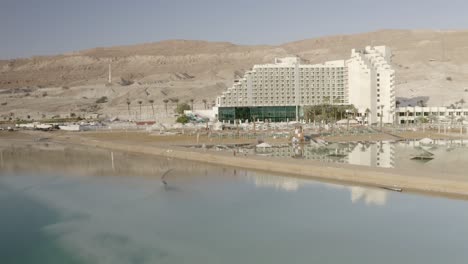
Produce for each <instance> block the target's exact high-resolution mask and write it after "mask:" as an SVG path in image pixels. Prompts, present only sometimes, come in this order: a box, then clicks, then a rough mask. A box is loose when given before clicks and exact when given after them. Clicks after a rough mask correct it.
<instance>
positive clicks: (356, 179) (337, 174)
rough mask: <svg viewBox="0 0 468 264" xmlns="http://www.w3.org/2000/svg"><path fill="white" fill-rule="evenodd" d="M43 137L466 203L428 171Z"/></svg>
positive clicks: (466, 184)
mask: <svg viewBox="0 0 468 264" xmlns="http://www.w3.org/2000/svg"><path fill="white" fill-rule="evenodd" d="M28 134H29V133H28ZM33 135H35V136H39V135H41V134H39V133H33ZM33 135H29V136H30V137H31V138H30V140H31V142H32V143H34V140H33V138H32V136H33ZM43 135H47V136H49V137H50V141H51V142H56V143H60V144H65V145H81V146H88V147H97V148H101V149H108V150H115V151H122V152H131V153H139V154H145V155H155V156H160V157H166V158H174V159H181V160H188V161H195V162H202V163H207V164H212V165H217V166H227V167H236V168H242V169H247V170H254V171H261V172H267V173H273V174H280V175H283V176H288V177H296V178H303V179H311V180H317V181H322V182H331V183H337V184H344V185H359V186H365V187H374V188H382V189H387V190H388V189H390V190H391V189H401V190H402V191H403V192H409V193H420V194H426V195H432V196H443V197H447V198H455V199H464V200H465V199H468V179H467V180H462V179H460V177H459V175H451V174H444V175H440V174H438V173H431V172H428V171H425V172H420V171H410V170H401V169H384V168H373V167H364V166H359V165H349V164H330V163H321V162H319V161H311V160H295V159H292V158H291V159H287V160H286V159H284V158H275V157H262V156H254V155H249V156H242V155H237V156H233V155H232V153H231V152H210V151H203V150H199V149H187V148H184V147H180V146H173V145H154V144H144V142H132V141H128V140H127V142H125V141H121V142H115V140H114V141H106V140H98V139H96V138H92V137H89V136H87V135H83V134H82V135H80V134H71V133H63V134H59V135H56V134H50V133H44V134H43ZM167 143H171V142H167ZM441 176H443V178H442V177H441Z"/></svg>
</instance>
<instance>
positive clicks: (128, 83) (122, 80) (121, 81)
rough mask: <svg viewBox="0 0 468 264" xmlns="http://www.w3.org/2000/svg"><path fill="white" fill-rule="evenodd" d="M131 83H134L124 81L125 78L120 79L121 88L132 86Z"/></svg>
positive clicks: (127, 80)
mask: <svg viewBox="0 0 468 264" xmlns="http://www.w3.org/2000/svg"><path fill="white" fill-rule="evenodd" d="M133 83H135V82H134V81H132V80H129V79H125V78H120V85H122V86H128V85H132V84H133Z"/></svg>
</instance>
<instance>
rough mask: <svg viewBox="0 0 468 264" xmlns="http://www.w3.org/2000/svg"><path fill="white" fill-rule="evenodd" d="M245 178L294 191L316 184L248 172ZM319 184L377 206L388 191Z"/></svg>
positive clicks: (266, 186) (382, 203)
mask: <svg viewBox="0 0 468 264" xmlns="http://www.w3.org/2000/svg"><path fill="white" fill-rule="evenodd" d="M246 178H247V180H248V181H250V182H253V183H254V184H255V186H257V187H260V188H273V189H275V190H281V191H286V192H295V191H298V190H299V188H301V187H303V186H305V185H313V184H316V183H315V182H314V181H310V180H304V179H298V178H290V177H282V176H276V175H268V174H261V173H249V174H247V175H246ZM320 184H321V185H324V186H327V187H329V188H333V189H343V188H344V189H348V190H349V192H350V194H351V202H352V203H358V202H360V201H362V202H364V203H365V204H366V205H378V206H383V205H385V204H386V203H387V196H388V192H386V191H383V190H379V189H374V188H364V187H358V186H341V185H335V184H327V183H320Z"/></svg>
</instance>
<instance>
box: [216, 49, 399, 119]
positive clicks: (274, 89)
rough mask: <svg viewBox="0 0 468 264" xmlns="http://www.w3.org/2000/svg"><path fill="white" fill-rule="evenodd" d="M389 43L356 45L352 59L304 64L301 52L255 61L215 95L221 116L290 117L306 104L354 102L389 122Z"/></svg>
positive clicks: (392, 108) (391, 116)
mask: <svg viewBox="0 0 468 264" xmlns="http://www.w3.org/2000/svg"><path fill="white" fill-rule="evenodd" d="M390 60H391V52H390V49H389V48H387V47H385V46H379V47H366V48H365V49H364V50H354V49H353V50H352V51H351V58H350V59H349V60H338V61H329V62H325V63H323V64H313V65H312V64H304V63H302V62H301V60H300V59H299V58H297V57H288V58H281V59H275V62H274V63H273V64H263V65H255V66H254V67H253V68H252V70H250V71H247V72H246V73H245V75H244V76H243V78H241V79H239V80H236V81H234V85H233V86H232V87H231V88H228V89H227V91H225V92H223V94H222V95H221V96H220V97H218V98H217V106H218V119H219V120H230V121H232V120H234V119H249V120H256V119H260V120H264V119H269V120H272V121H286V120H298V119H301V118H302V117H303V111H302V110H303V107H304V106H312V105H321V104H333V105H351V104H352V105H354V106H355V107H356V108H357V109H358V111H359V113H360V115H361V116H365V113H366V111H367V112H369V111H370V112H369V115H368V116H369V117H368V120H364V121H367V122H369V123H375V122H377V121H379V120H378V119H379V118H380V115H382V121H383V122H385V123H391V122H393V120H394V113H395V92H394V78H395V72H394V70H393V69H392V67H391V65H390Z"/></svg>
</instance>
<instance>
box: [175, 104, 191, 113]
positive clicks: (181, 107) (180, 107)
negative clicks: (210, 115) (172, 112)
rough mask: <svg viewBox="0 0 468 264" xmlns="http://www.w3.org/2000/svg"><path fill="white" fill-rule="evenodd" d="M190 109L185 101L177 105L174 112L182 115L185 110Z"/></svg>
mask: <svg viewBox="0 0 468 264" xmlns="http://www.w3.org/2000/svg"><path fill="white" fill-rule="evenodd" d="M190 109H191V108H190V105H188V104H187V103H181V104H179V105H177V107H176V113H178V114H179V115H183V114H184V111H185V110H190Z"/></svg>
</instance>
